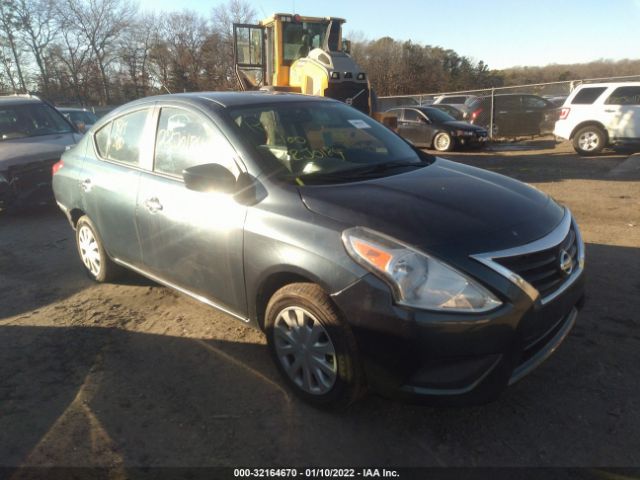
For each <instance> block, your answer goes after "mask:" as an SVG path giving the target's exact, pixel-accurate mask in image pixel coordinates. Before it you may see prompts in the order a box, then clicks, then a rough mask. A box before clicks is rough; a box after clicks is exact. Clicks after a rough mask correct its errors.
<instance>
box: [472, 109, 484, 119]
mask: <svg viewBox="0 0 640 480" xmlns="http://www.w3.org/2000/svg"><path fill="white" fill-rule="evenodd" d="M481 113H482V109H481V108H479V109H477V110H474V111H473V112H471V121H474V120H475V119H477V118H478V116H479V115H480V114H481Z"/></svg>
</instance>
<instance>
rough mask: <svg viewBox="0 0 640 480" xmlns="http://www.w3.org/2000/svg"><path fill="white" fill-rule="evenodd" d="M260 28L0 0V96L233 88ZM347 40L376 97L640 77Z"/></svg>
mask: <svg viewBox="0 0 640 480" xmlns="http://www.w3.org/2000/svg"><path fill="white" fill-rule="evenodd" d="M256 20H257V18H256V12H255V11H254V10H253V8H252V7H251V6H250V4H249V3H247V2H246V1H245V0H227V3H225V4H222V5H219V6H217V7H215V8H213V9H212V10H211V13H210V14H209V15H208V16H207V15H202V14H200V13H196V12H192V11H189V10H183V11H177V12H169V13H164V12H163V13H162V14H154V13H146V12H141V11H139V10H138V8H137V6H136V4H134V3H131V0H0V92H4V93H12V92H25V91H29V92H37V93H38V94H41V95H42V96H44V97H45V98H48V99H49V100H52V101H54V102H56V103H58V104H80V105H115V104H120V103H123V102H126V101H129V100H132V99H135V98H139V97H143V96H147V95H152V94H157V93H163V92H165V93H166V92H172V93H173V92H182V91H198V90H200V91H202V90H234V89H237V84H236V79H235V75H234V71H233V41H232V40H233V39H232V24H233V23H234V22H242V23H254V22H255V21H256ZM351 36H352V37H355V38H352V39H351V40H352V55H353V56H354V58H355V60H356V61H357V62H358V63H359V64H360V65H361V66H362V67H363V68H364V70H365V71H366V72H367V73H368V75H369V79H370V80H371V83H372V85H373V87H374V89H375V90H376V92H377V93H378V95H409V94H418V93H433V92H443V91H456V90H467V89H480V88H487V87H499V86H507V85H518V84H524V83H539V82H551V81H558V80H570V79H579V78H593V77H608V76H619V75H634V74H638V73H640V60H622V61H618V62H612V61H606V60H599V61H595V62H591V63H587V64H578V65H548V66H545V67H514V68H509V69H505V70H491V69H489V66H488V65H486V64H485V63H484V62H483V61H482V60H479V61H475V60H473V59H471V58H469V57H466V56H461V55H459V54H458V53H456V52H455V51H453V50H450V49H445V48H442V47H438V46H435V47H434V46H430V45H421V44H418V43H414V42H412V41H398V40H394V39H392V38H389V37H383V38H380V39H377V40H366V39H364V38H363V37H362V34H359V35H358V34H351Z"/></svg>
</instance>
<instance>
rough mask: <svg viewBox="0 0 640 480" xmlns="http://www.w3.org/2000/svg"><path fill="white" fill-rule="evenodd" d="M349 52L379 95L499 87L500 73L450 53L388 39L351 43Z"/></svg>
mask: <svg viewBox="0 0 640 480" xmlns="http://www.w3.org/2000/svg"><path fill="white" fill-rule="evenodd" d="M351 53H352V55H353V57H354V59H355V60H356V62H358V64H359V65H360V66H361V67H363V69H364V70H365V71H366V72H367V73H368V75H369V80H370V81H371V84H372V85H373V87H374V88H375V90H376V93H377V94H378V95H411V94H417V93H431V92H444V91H456V90H466V89H473V88H486V87H491V86H498V85H502V78H501V77H500V75H499V72H496V71H491V70H489V67H488V66H487V65H486V64H485V63H484V62H483V61H482V60H480V61H478V62H475V61H473V60H472V59H470V58H468V57H465V56H460V55H459V54H457V53H456V52H455V51H453V50H449V49H444V48H442V47H432V46H430V45H420V44H418V43H413V42H412V41H410V40H408V41H404V42H402V41H398V40H394V39H392V38H389V37H383V38H380V39H378V40H371V41H366V40H364V41H363V40H353V41H352V45H351Z"/></svg>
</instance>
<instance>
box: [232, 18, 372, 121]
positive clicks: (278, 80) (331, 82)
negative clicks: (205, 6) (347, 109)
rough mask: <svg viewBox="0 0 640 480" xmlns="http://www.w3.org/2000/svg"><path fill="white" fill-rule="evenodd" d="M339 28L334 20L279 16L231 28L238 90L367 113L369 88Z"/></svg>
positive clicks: (364, 75) (342, 20) (339, 21)
mask: <svg viewBox="0 0 640 480" xmlns="http://www.w3.org/2000/svg"><path fill="white" fill-rule="evenodd" d="M343 23H345V20H344V19H342V18H336V17H305V16H301V15H291V14H282V13H277V14H274V15H272V16H271V17H269V18H267V19H266V20H263V21H262V22H260V23H259V24H257V25H247V24H234V27H233V28H234V45H235V50H234V56H235V65H236V75H237V77H238V81H239V82H240V85H241V88H242V89H243V90H254V89H267V90H278V91H289V92H298V93H304V94H307V95H318V96H327V97H331V98H335V99H337V100H341V101H344V102H346V103H348V104H350V105H353V106H355V107H356V108H358V109H360V110H362V111H364V112H365V113H370V112H371V105H370V88H369V82H368V79H367V76H366V74H365V73H364V72H363V71H362V70H361V69H360V67H359V66H358V65H357V64H356V63H355V62H354V61H353V59H352V58H351V57H350V55H349V42H348V41H343V38H342V24H343Z"/></svg>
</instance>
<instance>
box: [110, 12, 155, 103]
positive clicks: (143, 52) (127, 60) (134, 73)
mask: <svg viewBox="0 0 640 480" xmlns="http://www.w3.org/2000/svg"><path fill="white" fill-rule="evenodd" d="M158 34H159V20H158V17H156V16H155V15H154V14H143V15H142V16H141V17H140V18H139V19H137V20H136V21H135V22H133V23H132V24H131V25H130V26H129V27H128V28H127V29H126V30H125V31H123V32H122V34H121V39H120V60H121V62H122V64H123V67H124V68H125V70H126V72H127V75H128V76H129V79H130V82H131V87H132V88H133V92H132V95H128V96H132V97H133V98H138V97H140V96H147V95H148V94H149V93H148V92H149V88H150V81H151V72H150V61H151V57H152V52H153V49H154V47H155V45H156V42H157V41H158Z"/></svg>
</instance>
